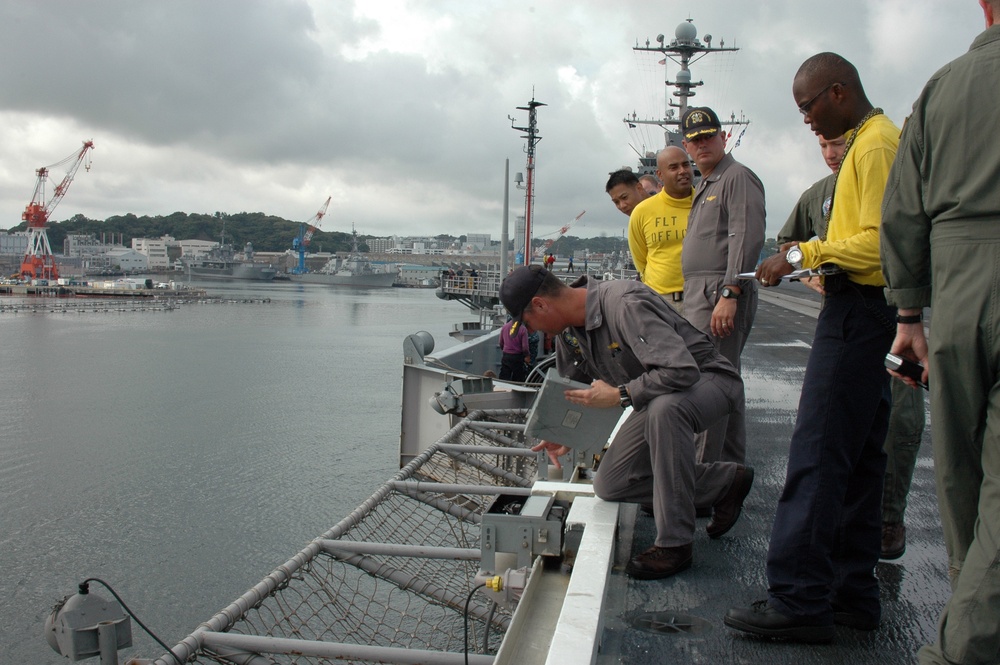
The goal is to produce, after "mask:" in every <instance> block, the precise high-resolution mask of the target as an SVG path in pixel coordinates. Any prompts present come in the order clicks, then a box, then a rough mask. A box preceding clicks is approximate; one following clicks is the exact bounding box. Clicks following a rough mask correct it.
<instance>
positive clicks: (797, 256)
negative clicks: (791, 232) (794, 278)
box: [785, 247, 802, 264]
mask: <svg viewBox="0 0 1000 665" xmlns="http://www.w3.org/2000/svg"><path fill="white" fill-rule="evenodd" d="M785 260H787V261H788V262H789V263H792V264H795V263H799V262H801V261H802V250H801V249H799V248H798V247H792V248H791V249H789V250H788V252H787V253H786V254H785Z"/></svg>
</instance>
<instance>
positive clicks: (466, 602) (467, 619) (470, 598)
mask: <svg viewBox="0 0 1000 665" xmlns="http://www.w3.org/2000/svg"><path fill="white" fill-rule="evenodd" d="M484 586H486V582H483V583H482V584H478V585H476V586H474V587H472V591H470V592H469V596H468V598H466V599H465V616H464V617H463V618H464V625H465V647H464V649H463V651H464V652H465V665H469V603H471V602H472V596H473V595H475V593H476V592H477V591H479V590H480V589H482V588H483V587H484Z"/></svg>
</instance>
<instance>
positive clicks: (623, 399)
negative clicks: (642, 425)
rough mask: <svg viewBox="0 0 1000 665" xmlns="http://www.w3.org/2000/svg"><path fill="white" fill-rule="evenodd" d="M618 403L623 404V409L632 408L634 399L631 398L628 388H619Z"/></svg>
mask: <svg viewBox="0 0 1000 665" xmlns="http://www.w3.org/2000/svg"><path fill="white" fill-rule="evenodd" d="M618 403H619V404H621V407H622V408H623V409H626V408H628V407H630V406H632V398H631V397H629V394H628V388H626V387H625V386H624V385H620V386H618Z"/></svg>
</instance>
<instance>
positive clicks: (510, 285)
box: [500, 265, 549, 321]
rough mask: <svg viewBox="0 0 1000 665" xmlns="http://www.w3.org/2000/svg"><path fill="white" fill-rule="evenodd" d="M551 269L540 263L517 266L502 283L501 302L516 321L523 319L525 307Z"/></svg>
mask: <svg viewBox="0 0 1000 665" xmlns="http://www.w3.org/2000/svg"><path fill="white" fill-rule="evenodd" d="M548 276H549V271H548V270H546V269H545V268H543V267H542V266H540V265H531V266H521V267H519V268H515V269H514V270H512V271H511V273H510V274H509V275H507V276H506V277H505V278H504V280H503V282H501V284H500V302H502V303H503V306H504V307H506V308H507V311H508V312H510V315H511V317H513V319H514V320H515V321H520V320H521V315H522V314H524V308H525V307H527V306H528V305H529V304H530V303H531V299H532V298H534V297H535V294H536V293H538V289H539V288H541V286H542V282H544V281H545V278H546V277H548Z"/></svg>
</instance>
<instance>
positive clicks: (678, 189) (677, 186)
mask: <svg viewBox="0 0 1000 665" xmlns="http://www.w3.org/2000/svg"><path fill="white" fill-rule="evenodd" d="M656 176H657V177H658V178H659V179H660V181H661V182H662V183H663V189H664V191H666V193H667V194H668V195H669V196H671V197H673V198H675V199H683V198H686V197H687V196H689V195H690V194H691V183H692V181H693V179H694V173H693V171H692V169H691V158H690V157H688V154H687V153H686V152H685V151H684V150H683V149H681V148H678V147H677V146H674V145H668V146H667V147H666V148H664V149H663V150H661V151H660V152H659V153H657V155H656Z"/></svg>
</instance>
